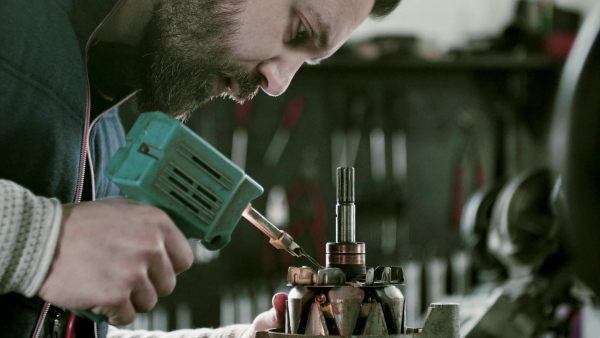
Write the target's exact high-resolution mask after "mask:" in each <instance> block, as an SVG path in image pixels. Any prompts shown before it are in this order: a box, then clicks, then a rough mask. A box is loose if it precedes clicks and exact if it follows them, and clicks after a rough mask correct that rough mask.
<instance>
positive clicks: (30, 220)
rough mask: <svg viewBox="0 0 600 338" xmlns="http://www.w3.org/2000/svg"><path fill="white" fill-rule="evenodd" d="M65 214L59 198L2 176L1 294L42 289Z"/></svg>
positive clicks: (33, 291) (0, 210)
mask: <svg viewBox="0 0 600 338" xmlns="http://www.w3.org/2000/svg"><path fill="white" fill-rule="evenodd" d="M61 217H62V207H61V204H60V202H59V201H58V200H57V199H54V198H45V197H39V196H35V195H34V194H33V193H31V192H30V191H29V190H27V189H25V188H23V187H21V186H19V185H18V184H15V183H14V182H11V181H7V180H0V294H3V293H8V292H18V293H21V294H23V295H25V296H27V297H31V296H34V295H35V294H36V293H37V292H38V290H39V288H40V286H41V285H42V282H43V281H44V278H45V276H46V273H47V272H48V270H49V268H50V265H51V264H52V258H53V257H54V251H55V249H56V243H57V241H58V236H59V234H60V224H61Z"/></svg>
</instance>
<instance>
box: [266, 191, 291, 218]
mask: <svg viewBox="0 0 600 338" xmlns="http://www.w3.org/2000/svg"><path fill="white" fill-rule="evenodd" d="M265 216H266V217H267V219H269V220H271V222H273V224H275V225H276V226H278V227H279V228H286V227H287V226H288V224H289V223H290V207H289V204H288V200H287V196H286V192H285V188H284V187H282V186H281V185H275V186H273V187H271V189H269V193H268V195H267V206H266V207H265Z"/></svg>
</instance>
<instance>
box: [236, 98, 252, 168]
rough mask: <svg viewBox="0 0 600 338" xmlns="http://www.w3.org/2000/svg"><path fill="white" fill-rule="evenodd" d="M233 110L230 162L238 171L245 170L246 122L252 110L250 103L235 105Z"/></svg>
mask: <svg viewBox="0 0 600 338" xmlns="http://www.w3.org/2000/svg"><path fill="white" fill-rule="evenodd" d="M233 110H234V121H235V130H234V131H233V139H232V140H231V161H233V163H235V164H236V165H237V166H238V167H240V169H242V170H244V169H245V168H246V157H247V154H248V121H249V120H250V111H251V110H252V103H251V101H245V102H244V103H243V104H236V105H235V106H234V108H233Z"/></svg>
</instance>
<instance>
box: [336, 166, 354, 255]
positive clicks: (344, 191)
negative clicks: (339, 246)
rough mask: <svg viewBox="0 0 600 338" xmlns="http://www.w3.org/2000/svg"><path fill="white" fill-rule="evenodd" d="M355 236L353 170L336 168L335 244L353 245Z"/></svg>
mask: <svg viewBox="0 0 600 338" xmlns="http://www.w3.org/2000/svg"><path fill="white" fill-rule="evenodd" d="M355 234H356V206H355V205H354V168H338V169H337V205H336V234H335V241H336V242H337V243H354V242H355V241H356V238H355Z"/></svg>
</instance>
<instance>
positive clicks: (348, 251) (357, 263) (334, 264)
mask: <svg viewBox="0 0 600 338" xmlns="http://www.w3.org/2000/svg"><path fill="white" fill-rule="evenodd" d="M325 253H326V255H325V262H326V267H328V268H339V269H340V270H342V271H343V272H344V273H345V274H346V276H347V277H348V278H349V279H352V278H353V277H356V276H359V275H366V273H367V267H366V265H365V264H366V263H367V258H366V249H365V243H327V246H326V250H325Z"/></svg>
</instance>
